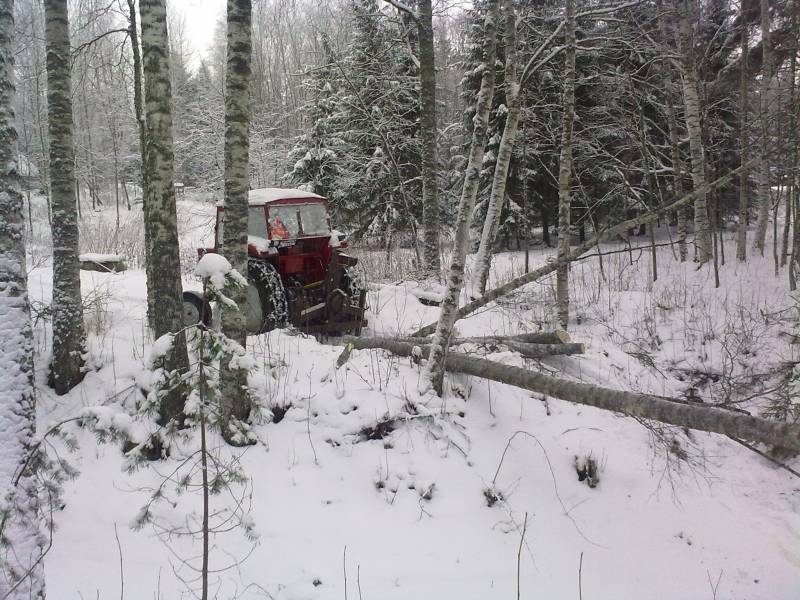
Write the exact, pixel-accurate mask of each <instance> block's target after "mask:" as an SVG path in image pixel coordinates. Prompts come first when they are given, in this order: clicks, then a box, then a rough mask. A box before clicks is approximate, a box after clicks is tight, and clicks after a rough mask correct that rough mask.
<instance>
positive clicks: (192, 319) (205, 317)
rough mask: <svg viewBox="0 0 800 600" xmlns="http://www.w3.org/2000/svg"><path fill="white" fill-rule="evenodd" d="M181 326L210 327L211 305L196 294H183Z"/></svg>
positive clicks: (201, 295) (187, 292)
mask: <svg viewBox="0 0 800 600" xmlns="http://www.w3.org/2000/svg"><path fill="white" fill-rule="evenodd" d="M183 324H184V325H186V326H190V325H198V324H199V325H205V326H206V327H208V326H209V325H211V305H210V304H209V303H208V300H206V299H205V298H203V294H200V293H198V292H192V291H186V292H183Z"/></svg>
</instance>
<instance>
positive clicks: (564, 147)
mask: <svg viewBox="0 0 800 600" xmlns="http://www.w3.org/2000/svg"><path fill="white" fill-rule="evenodd" d="M566 19H567V22H566V29H565V32H564V34H565V37H566V40H565V44H566V48H565V60H564V101H563V104H564V119H563V125H562V129H561V156H560V158H559V161H558V253H557V256H558V259H559V261H562V262H561V263H560V264H559V266H558V269H557V270H556V306H557V309H558V320H559V323H560V324H561V327H563V328H564V329H567V325H568V324H569V263H568V262H566V257H567V256H569V241H570V234H569V225H570V216H571V212H572V211H571V208H572V207H571V200H570V185H571V178H572V124H573V121H574V120H575V0H567V4H566Z"/></svg>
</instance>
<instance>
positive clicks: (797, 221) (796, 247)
mask: <svg viewBox="0 0 800 600" xmlns="http://www.w3.org/2000/svg"><path fill="white" fill-rule="evenodd" d="M797 4H798V0H794V1H793V2H792V17H791V29H792V35H793V36H794V39H796V40H797V39H800V32H798V30H797ZM789 73H790V75H789V99H790V102H789V106H791V107H792V108H791V112H790V113H789V135H790V136H791V137H790V140H791V141H790V144H791V147H792V150H791V165H790V171H789V172H790V177H791V181H790V185H791V187H790V189H791V190H792V213H793V215H794V218H793V219H792V253H791V257H790V258H789V289H790V290H791V291H795V290H796V289H797V272H796V269H797V266H798V265H797V262H798V259H799V258H800V180H798V175H800V172H799V171H800V170H799V169H798V166H800V165H798V158H800V153H798V146H800V136H798V131H799V130H798V117H799V116H800V107H798V101H797V52H793V53H792V56H791V58H790V59H789Z"/></svg>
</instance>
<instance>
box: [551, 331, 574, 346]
mask: <svg viewBox="0 0 800 600" xmlns="http://www.w3.org/2000/svg"><path fill="white" fill-rule="evenodd" d="M553 335H554V336H556V337H557V338H558V339H559V340H561V343H562V344H569V343H570V342H571V341H572V338H571V337H570V336H569V334H568V333H567V332H566V331H564V330H563V329H556V330H555V331H554V332H553Z"/></svg>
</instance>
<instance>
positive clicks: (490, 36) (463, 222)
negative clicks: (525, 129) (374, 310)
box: [419, 0, 499, 396]
mask: <svg viewBox="0 0 800 600" xmlns="http://www.w3.org/2000/svg"><path fill="white" fill-rule="evenodd" d="M498 13H499V0H490V1H489V2H487V9H486V19H485V21H484V42H483V74H482V76H481V87H480V90H479V91H478V97H477V100H476V109H475V117H474V119H473V129H472V145H471V147H470V153H469V159H468V162H467V168H466V171H465V173H464V187H463V189H462V190H461V201H460V202H459V205H458V218H457V220H456V233H455V243H454V248H453V258H452V261H451V264H450V272H449V273H448V276H447V291H446V292H445V295H444V300H443V301H442V308H441V313H440V315H439V322H438V324H437V327H436V333H435V334H434V337H433V340H432V342H431V351H430V354H429V356H428V363H427V365H426V367H425V372H424V373H423V375H422V379H421V381H420V390H419V391H420V393H423V394H424V393H426V392H427V391H428V390H429V389H430V387H431V386H433V389H434V390H435V391H436V393H437V394H439V395H440V396H441V394H442V385H443V381H444V359H445V354H446V353H447V345H448V340H449V339H450V337H451V336H452V333H453V324H454V323H455V321H456V312H457V310H458V299H459V297H460V295H461V290H462V288H463V287H464V263H465V261H466V257H467V247H468V245H469V225H470V223H469V221H470V217H471V216H472V209H473V208H474V207H475V197H476V195H477V193H478V184H479V183H480V168H481V162H482V160H483V154H484V151H485V150H486V137H487V130H488V126H489V110H490V108H491V106H492V98H493V96H494V79H495V68H494V62H495V54H496V38H497V17H498Z"/></svg>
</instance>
